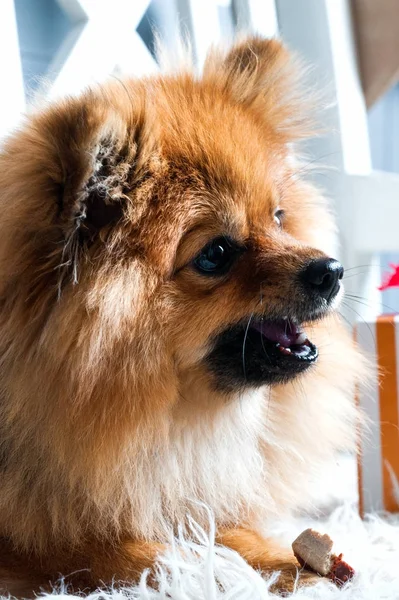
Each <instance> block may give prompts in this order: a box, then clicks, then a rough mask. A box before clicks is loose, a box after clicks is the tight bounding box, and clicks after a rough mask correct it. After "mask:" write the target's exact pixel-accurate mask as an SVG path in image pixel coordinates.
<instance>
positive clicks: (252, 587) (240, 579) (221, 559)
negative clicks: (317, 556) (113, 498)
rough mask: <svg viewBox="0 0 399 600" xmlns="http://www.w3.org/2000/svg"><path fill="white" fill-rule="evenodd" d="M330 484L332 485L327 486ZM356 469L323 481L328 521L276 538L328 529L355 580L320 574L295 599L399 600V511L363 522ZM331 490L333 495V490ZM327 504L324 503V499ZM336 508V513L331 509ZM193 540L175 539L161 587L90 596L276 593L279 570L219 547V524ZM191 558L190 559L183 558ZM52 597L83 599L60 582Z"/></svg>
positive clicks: (135, 598)
mask: <svg viewBox="0 0 399 600" xmlns="http://www.w3.org/2000/svg"><path fill="white" fill-rule="evenodd" d="M327 484H328V485H327ZM354 484H355V472H354V464H353V461H352V462H347V461H346V462H344V463H340V464H339V465H337V467H336V469H335V471H334V472H328V473H326V481H325V482H324V483H323V484H322V485H321V486H319V489H320V490H323V493H322V494H320V499H319V501H320V500H322V501H323V504H324V507H325V508H324V514H326V513H329V514H328V516H324V517H323V518H321V517H319V518H309V517H308V518H306V517H304V518H301V519H296V520H294V521H292V522H291V523H284V524H280V525H279V526H277V527H276V529H275V530H274V532H273V533H274V534H275V536H277V538H278V539H280V540H281V541H282V542H283V543H285V544H286V545H287V547H289V546H290V544H291V542H292V541H293V540H294V539H295V537H296V536H297V535H298V534H299V533H300V532H301V531H302V530H303V529H305V528H306V527H313V528H314V529H318V530H319V531H322V532H326V533H328V534H329V535H330V536H331V537H332V538H333V540H334V542H335V549H336V550H337V551H339V552H343V553H344V558H345V560H347V562H349V564H351V565H352V566H353V567H354V568H355V569H356V576H355V578H354V579H353V581H352V582H351V583H350V584H348V585H347V586H346V587H344V588H343V589H342V590H339V589H337V588H336V587H335V586H334V585H333V584H331V583H330V582H329V581H327V580H325V579H322V578H320V582H319V583H317V585H316V586H314V587H312V588H301V589H298V590H297V591H296V592H295V593H294V594H293V595H292V596H291V598H301V599H309V600H310V599H312V600H316V599H317V600H338V599H339V600H349V599H350V600H386V599H389V600H394V599H398V600H399V515H396V516H386V517H385V518H379V517H377V516H369V517H368V518H367V519H366V520H365V521H362V520H361V519H360V518H359V517H358V514H357V509H356V499H355V495H356V492H355V485H354ZM328 488H329V490H330V493H329V494H328V495H326V493H325V490H326V489H328ZM319 504H320V502H319ZM332 506H335V508H333V510H332V512H331V507H332ZM192 527H193V536H192V537H193V538H194V539H195V541H194V542H193V541H191V542H190V541H187V540H185V539H183V537H182V536H181V537H180V538H179V539H177V540H174V542H173V545H172V548H171V550H170V551H169V553H168V554H167V555H166V556H165V557H164V558H163V560H162V562H161V564H160V568H159V574H158V580H159V590H158V591H154V590H151V589H149V588H147V586H146V583H145V578H144V577H143V579H142V582H141V584H140V585H139V586H137V587H130V588H126V589H124V590H109V591H108V592H99V593H95V594H91V595H90V596H89V597H88V598H89V600H125V599H126V600H261V599H262V600H263V599H265V598H276V596H275V595H273V594H271V593H270V592H269V588H270V585H271V584H272V582H273V581H274V580H275V578H276V575H274V576H272V577H271V578H269V579H265V578H263V577H262V576H261V575H260V574H259V573H257V572H256V571H254V570H253V569H252V568H251V567H249V566H248V565H247V564H246V563H245V561H244V560H243V559H242V558H241V557H240V556H239V555H238V554H237V553H235V552H233V551H232V550H229V549H227V548H223V547H219V546H215V544H214V542H213V533H214V529H213V522H212V519H211V518H210V528H209V531H208V532H206V533H205V532H203V531H201V530H199V529H198V528H197V527H196V526H195V524H193V525H192ZM181 550H183V552H181ZM182 555H184V559H183V558H182ZM45 598H46V600H49V599H50V598H51V600H55V598H57V600H61V599H62V600H74V598H76V600H78V596H72V595H68V594H66V592H65V590H64V589H63V587H62V584H61V585H60V587H59V589H58V590H57V591H54V593H53V594H52V595H51V596H49V595H46V596H45Z"/></svg>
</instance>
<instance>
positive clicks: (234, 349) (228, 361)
mask: <svg viewBox="0 0 399 600" xmlns="http://www.w3.org/2000/svg"><path fill="white" fill-rule="evenodd" d="M317 357H318V351H317V347H316V346H315V345H314V344H313V343H312V342H311V341H309V339H308V337H307V335H306V333H305V332H304V330H303V328H302V326H301V325H300V324H299V322H298V321H295V320H294V319H289V318H278V319H265V318H261V317H257V318H255V319H254V318H251V319H249V318H248V319H247V320H245V321H241V322H240V323H237V324H236V325H232V326H231V327H229V328H227V329H225V330H224V331H222V332H221V333H219V334H218V335H217V336H216V338H215V339H214V340H213V347H212V349H211V351H210V353H209V354H208V355H207V359H206V361H207V364H208V368H209V369H210V371H211V372H212V373H213V374H214V377H215V384H216V386H217V387H218V388H219V389H222V390H226V391H233V390H237V389H241V388H243V387H248V386H250V387H251V386H252V387H258V386H261V385H264V384H269V385H273V384H279V383H286V382H288V381H290V380H292V379H294V378H295V377H297V376H298V375H300V374H301V373H304V372H305V371H306V370H307V369H309V367H310V366H311V365H312V364H313V363H314V362H315V361H316V360H317Z"/></svg>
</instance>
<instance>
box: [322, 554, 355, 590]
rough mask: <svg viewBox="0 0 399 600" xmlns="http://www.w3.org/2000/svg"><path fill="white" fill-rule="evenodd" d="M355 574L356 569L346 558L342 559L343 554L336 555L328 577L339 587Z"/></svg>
mask: <svg viewBox="0 0 399 600" xmlns="http://www.w3.org/2000/svg"><path fill="white" fill-rule="evenodd" d="M354 575H355V570H354V569H352V567H350V566H349V565H348V563H346V562H345V561H344V560H342V554H340V555H339V556H335V557H334V562H333V565H332V567H331V571H330V572H329V574H328V577H329V578H330V579H331V581H333V582H334V583H335V584H336V585H337V586H338V587H342V586H343V585H345V583H347V582H348V581H350V580H351V579H352V577H353V576H354Z"/></svg>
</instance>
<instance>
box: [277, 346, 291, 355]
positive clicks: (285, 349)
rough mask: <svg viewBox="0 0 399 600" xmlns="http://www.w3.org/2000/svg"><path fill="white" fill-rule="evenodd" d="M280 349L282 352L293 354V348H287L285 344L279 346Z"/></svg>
mask: <svg viewBox="0 0 399 600" xmlns="http://www.w3.org/2000/svg"><path fill="white" fill-rule="evenodd" d="M278 349H279V350H280V352H281V353H282V354H291V348H286V347H285V346H278Z"/></svg>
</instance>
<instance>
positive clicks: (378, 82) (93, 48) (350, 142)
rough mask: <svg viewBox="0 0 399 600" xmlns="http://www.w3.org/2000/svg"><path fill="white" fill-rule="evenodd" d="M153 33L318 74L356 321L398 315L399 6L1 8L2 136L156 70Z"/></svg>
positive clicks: (245, 3)
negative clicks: (244, 41) (266, 46)
mask: <svg viewBox="0 0 399 600" xmlns="http://www.w3.org/2000/svg"><path fill="white" fill-rule="evenodd" d="M154 30H156V31H157V32H158V34H159V36H160V38H161V40H162V41H163V43H164V44H165V45H166V47H168V48H171V49H173V47H174V45H175V44H176V41H177V39H178V37H179V35H180V34H181V33H182V32H183V33H184V34H186V35H188V36H189V37H190V38H191V41H192V47H193V53H194V59H195V61H196V64H197V65H198V67H199V68H200V67H201V63H202V61H203V60H204V56H205V54H206V51H207V48H208V47H209V45H210V44H212V43H216V42H219V41H223V40H224V41H228V40H229V39H232V38H233V36H234V33H235V32H236V31H238V30H246V31H254V32H258V33H260V34H262V35H264V36H266V37H268V36H278V37H281V38H282V39H283V40H284V41H285V42H286V43H287V44H288V45H289V46H290V47H291V48H292V49H293V50H295V51H297V52H298V53H299V54H300V56H302V57H303V58H304V60H305V61H306V62H307V63H308V64H310V65H312V71H311V80H312V84H314V85H315V86H317V87H322V88H323V90H325V96H326V98H327V99H328V103H329V105H330V106H329V109H328V110H327V111H326V113H325V115H324V116H323V125H325V130H326V132H327V133H325V134H323V135H322V136H320V137H318V138H317V139H316V140H312V141H311V142H309V143H308V147H307V148H306V150H307V152H308V153H309V170H310V167H312V173H311V174H310V176H311V177H313V178H314V179H315V180H316V182H317V183H318V184H319V185H320V186H321V187H322V188H323V189H324V190H325V193H326V194H327V195H328V197H329V198H330V200H331V204H332V207H333V210H334V211H335V212H336V214H337V219H338V224H339V229H340V248H339V249H337V253H338V256H339V257H340V258H341V260H342V261H343V262H344V264H345V266H346V268H347V276H346V289H347V290H348V291H349V293H350V294H352V295H353V297H352V298H349V297H348V299H347V300H346V306H345V307H344V310H345V313H346V316H347V319H348V320H350V322H354V320H356V319H357V318H366V319H367V318H371V317H373V316H374V315H375V314H377V313H380V312H393V311H394V310H395V311H399V291H398V289H393V290H388V291H386V292H383V293H380V292H379V291H378V289H377V287H378V285H379V284H380V283H381V279H382V277H383V273H385V272H386V271H387V269H388V264H389V263H390V262H393V263H399V235H398V233H397V232H398V229H399V208H398V207H399V204H398V202H397V198H399V176H398V175H397V173H399V87H398V86H397V85H396V82H397V80H398V76H399V41H398V40H399V2H398V1H397V0H378V2H377V1H376V0H352V1H350V0H152V1H150V0H1V1H0V47H1V50H2V52H1V60H0V67H1V74H2V84H1V94H0V136H3V135H5V134H6V133H7V132H8V131H10V130H11V129H12V128H13V127H15V126H16V124H17V123H18V119H19V118H20V115H21V114H22V113H23V112H24V111H26V110H27V109H28V107H29V104H30V103H32V102H34V101H35V99H36V97H37V96H40V97H43V96H44V97H47V98H53V97H56V96H59V95H62V94H74V93H77V92H79V91H80V90H81V89H82V88H84V87H85V86H86V85H88V84H90V83H91V82H92V81H98V80H101V79H104V78H106V77H108V76H109V75H110V74H118V75H120V74H133V75H142V74H148V73H154V72H156V71H157V70H158V65H157V63H156V59H155V56H154V33H153V32H154ZM317 164H320V165H321V166H322V168H321V167H320V168H317V169H315V170H314V169H313V168H314V166H315V165H317Z"/></svg>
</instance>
